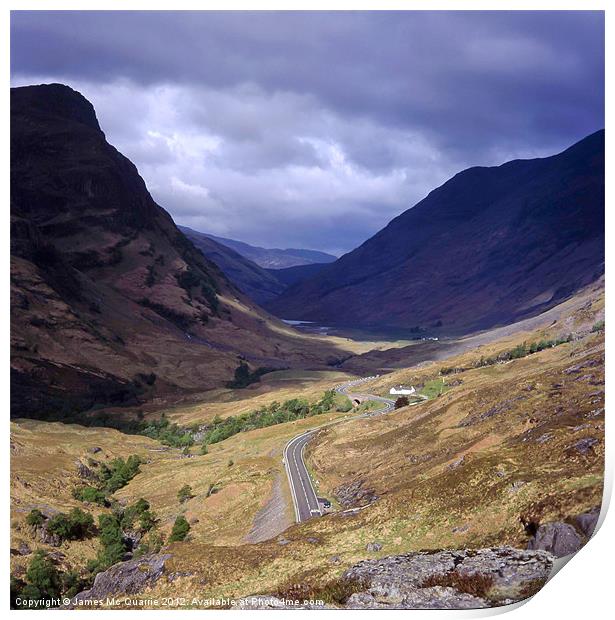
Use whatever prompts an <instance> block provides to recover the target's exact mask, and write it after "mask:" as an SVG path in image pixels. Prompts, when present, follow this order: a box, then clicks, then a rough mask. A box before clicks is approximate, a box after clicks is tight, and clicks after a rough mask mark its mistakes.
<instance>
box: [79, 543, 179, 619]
mask: <svg viewBox="0 0 615 620" xmlns="http://www.w3.org/2000/svg"><path fill="white" fill-rule="evenodd" d="M170 557H171V556H170V554H168V553H167V554H160V553H159V554H154V555H150V556H146V557H143V558H139V559H138V560H129V561H128V562H121V563H120V564H115V565H114V566H112V567H111V568H109V569H108V570H106V571H105V572H103V573H98V575H96V578H95V579H94V584H93V585H92V588H91V589H90V590H84V591H83V592H79V594H77V595H76V596H75V598H74V599H73V600H72V601H71V603H70V605H68V607H69V608H71V609H72V608H75V607H77V606H78V605H79V601H87V600H101V599H105V598H107V597H108V596H113V595H115V594H138V593H139V592H141V591H142V590H144V589H145V588H146V587H150V586H152V585H154V584H155V583H156V582H157V581H158V580H159V579H160V577H162V575H163V574H164V563H165V562H166V561H167V560H168V559H169V558H170Z"/></svg>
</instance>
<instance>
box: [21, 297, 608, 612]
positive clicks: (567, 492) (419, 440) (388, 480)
mask: <svg viewBox="0 0 615 620" xmlns="http://www.w3.org/2000/svg"><path fill="white" fill-rule="evenodd" d="M603 319H604V298H603V295H602V294H601V293H600V292H596V293H595V294H594V295H593V296H592V297H591V299H586V300H585V301H584V303H583V304H582V305H581V306H580V307H576V308H575V309H574V310H573V311H570V312H568V313H565V314H562V316H561V317H560V319H559V320H558V322H557V323H556V324H553V325H551V326H550V327H548V328H540V329H535V330H528V331H525V332H522V333H518V334H508V335H507V336H506V337H505V338H502V339H500V340H496V341H494V342H491V343H489V344H486V345H481V347H480V348H475V349H473V350H469V351H466V352H464V353H462V354H460V355H456V356H453V357H451V358H449V359H447V360H445V361H439V362H437V363H435V362H434V363H430V364H424V365H422V366H421V367H419V368H412V369H405V370H399V371H396V372H395V373H393V374H390V375H386V376H383V377H380V378H379V379H377V380H375V381H374V382H373V383H372V384H371V385H369V386H367V387H365V388H362V389H364V390H365V391H372V392H373V393H381V394H385V393H386V392H387V391H388V388H389V387H390V385H394V384H398V383H412V384H414V385H416V386H417V387H420V386H422V385H433V382H438V383H443V384H446V387H447V389H446V390H441V391H442V394H441V395H440V396H437V395H436V394H435V393H434V394H432V396H433V398H432V399H430V400H429V401H426V402H424V403H422V404H418V405H413V406H409V407H405V408H402V409H399V410H397V411H395V412H393V413H390V414H388V415H386V416H382V417H375V418H369V419H364V420H353V421H348V422H342V423H341V424H339V425H336V426H333V427H329V428H327V429H326V430H323V431H320V432H319V433H318V436H317V438H316V439H315V440H314V441H313V442H311V443H310V444H309V448H308V459H309V467H310V470H311V472H312V473H313V476H314V478H315V479H316V480H317V482H318V489H319V494H321V495H325V496H327V497H330V498H331V499H332V500H334V505H335V506H336V507H337V508H338V510H337V511H336V512H334V513H333V514H331V515H328V516H325V517H322V518H319V519H313V520H311V521H309V522H307V523H304V524H302V525H299V526H298V525H290V524H291V522H292V509H291V508H290V504H289V501H288V500H289V497H288V489H287V487H286V482H285V478H284V476H283V466H282V462H281V454H282V449H283V447H284V445H285V444H286V442H287V441H288V440H289V439H290V438H291V437H293V436H295V435H297V434H299V433H300V432H301V431H302V430H304V429H306V428H310V427H314V426H316V425H318V424H320V423H322V421H324V418H326V419H327V421H328V420H329V419H335V418H339V419H341V420H343V419H344V416H345V415H346V414H342V413H339V414H338V413H331V414H324V415H323V416H315V417H312V418H307V419H303V420H298V421H295V422H291V423H286V424H279V425H276V426H272V427H268V428H262V429H258V430H254V431H249V432H245V433H239V434H238V435H234V436H233V437H231V438H229V439H227V440H224V441H222V442H220V443H217V444H214V445H212V446H210V450H209V453H208V454H206V455H202V456H201V455H196V454H195V456H192V457H188V456H187V455H186V454H182V453H181V451H179V450H175V449H171V448H164V449H163V450H164V451H159V450H160V449H162V446H160V445H159V444H157V443H156V442H154V441H151V440H148V439H145V438H142V437H135V436H128V435H122V434H119V433H116V432H115V431H109V430H105V429H91V430H88V429H82V428H79V427H69V429H70V431H69V432H68V433H64V435H63V436H62V437H60V436H59V434H60V433H61V432H62V430H63V429H64V427H62V426H60V425H50V424H47V423H42V422H22V421H19V422H17V423H16V424H15V425H14V426H13V436H12V441H13V454H14V456H13V468H12V486H13V506H12V511H13V512H12V527H13V544H12V547H14V548H16V547H17V546H18V542H19V541H25V542H27V543H28V544H30V545H31V546H32V547H41V546H42V547H44V545H41V544H40V543H38V542H36V541H34V540H33V539H32V537H31V536H30V535H29V533H28V530H27V527H26V526H25V525H24V519H25V515H26V513H27V511H28V510H29V509H31V507H33V506H36V505H39V504H40V503H42V504H43V505H45V506H48V507H51V508H55V509H62V510H66V508H67V507H70V506H73V505H76V501H75V500H74V499H72V497H71V495H70V486H71V483H72V482H75V483H77V482H78V478H77V474H76V469H75V464H74V462H75V460H76V459H78V458H79V459H83V458H85V457H86V455H87V450H88V448H89V447H91V446H94V445H98V446H100V447H102V448H103V455H104V457H105V458H110V457H111V456H114V455H116V454H122V455H129V454H133V453H138V454H142V455H143V456H144V457H145V459H146V461H147V462H146V463H145V464H143V465H142V466H141V468H140V469H141V471H140V473H139V474H138V475H137V476H136V477H135V478H133V479H132V480H131V481H130V482H129V483H128V484H127V485H126V486H124V487H123V488H121V489H120V490H119V491H117V492H116V493H115V494H114V496H115V497H116V498H117V499H118V500H119V501H120V502H121V503H123V504H132V503H134V502H135V501H136V500H137V499H139V498H140V497H144V498H145V499H146V500H147V501H148V502H150V504H151V506H152V509H153V510H154V512H155V513H156V515H157V516H158V518H159V529H160V531H161V532H162V533H163V535H164V536H165V537H166V538H167V540H168V536H169V533H170V531H171V528H172V525H173V523H174V521H175V519H176V517H177V516H178V515H185V517H186V519H187V520H188V522H189V523H190V532H189V534H188V537H187V538H186V540H185V541H183V542H175V543H172V544H171V545H167V546H165V547H163V550H167V551H168V553H170V554H171V556H172V557H171V558H170V559H169V560H168V562H167V565H166V573H165V575H167V576H163V577H162V578H161V579H159V580H158V581H157V582H156V584H155V585H154V586H153V587H152V588H151V589H149V590H147V591H144V592H143V593H141V594H139V595H138V596H140V597H147V596H150V595H156V596H189V597H191V596H192V594H193V593H194V591H195V589H198V588H200V587H201V585H202V584H203V583H204V582H206V583H207V586H208V596H233V597H237V596H242V595H247V594H251V593H256V592H272V591H274V590H275V589H276V587H277V586H279V585H280V584H283V583H286V582H288V580H289V579H291V580H297V581H300V582H306V583H307V582H309V583H313V582H314V583H315V582H320V581H323V580H326V579H329V578H334V577H336V576H339V575H340V574H341V573H342V572H343V570H344V569H345V568H347V567H348V566H350V565H351V564H353V563H354V562H356V561H358V560H361V559H364V558H366V557H380V556H385V555H391V554H396V553H403V552H408V551H415V550H420V549H441V548H478V547H484V546H490V545H501V544H509V545H512V546H515V547H525V546H526V545H527V542H528V539H529V534H528V531H529V530H531V528H532V527H534V526H535V525H537V524H540V523H544V522H548V521H553V520H564V521H566V520H571V519H572V518H573V517H574V516H575V515H578V514H580V513H582V512H585V511H587V510H589V509H591V508H593V507H595V506H597V505H599V504H600V502H601V498H602V481H603V469H604V408H603V407H604V323H603ZM568 334H572V338H571V341H570V342H563V343H561V344H558V345H557V346H552V347H548V348H545V349H543V350H541V351H537V352H533V353H531V354H527V355H525V356H523V357H518V358H516V359H509V360H507V361H500V362H496V363H493V364H490V365H480V364H481V358H482V359H483V360H484V359H485V358H488V357H494V358H495V357H497V356H498V355H500V354H503V353H506V352H508V351H511V350H515V349H518V347H519V346H520V345H522V344H523V343H524V342H525V343H526V345H527V344H528V343H531V342H538V341H540V340H541V339H545V340H549V339H552V340H557V338H560V340H561V336H564V335H566V336H567V335H568ZM451 368H452V369H455V370H453V371H450V369H451ZM443 369H446V370H445V373H444V374H442V370H443ZM336 378H337V377H336ZM296 379H297V377H293V376H292V375H291V376H287V378H286V381H287V386H286V388H282V387H281V385H282V384H283V381H284V375H283V374H282V376H278V381H277V384H276V386H275V388H274V389H271V390H270V391H268V392H263V391H261V390H262V387H259V388H258V392H257V393H256V394H254V397H253V399H251V398H242V399H241V400H227V402H225V403H223V404H222V405H220V407H221V408H222V409H221V412H222V413H223V415H226V414H225V413H224V412H225V411H226V413H231V412H232V411H234V407H235V406H237V407H242V408H243V407H247V408H249V407H254V408H256V405H257V403H258V406H260V405H263V404H265V403H267V402H271V401H272V400H274V399H276V398H278V397H279V396H281V394H285V395H286V394H287V392H285V391H284V390H285V389H289V388H290V389H293V388H294V389H295V390H296V394H298V395H301V394H303V395H304V396H306V397H308V398H310V399H314V400H315V399H316V398H315V397H316V396H317V394H316V393H315V392H316V391H317V390H318V389H320V387H322V384H321V383H320V381H319V380H318V381H315V382H313V383H309V384H308V385H305V386H303V387H300V386H299V385H298V384H295V383H293V381H294V380H296ZM322 379H323V382H324V383H327V382H328V381H329V380H330V379H333V377H322ZM328 385H329V386H330V383H329V384H328ZM439 391H440V390H439ZM228 397H229V399H232V398H233V396H232V394H231V393H230V392H229V395H228ZM202 407H203V408H202V409H198V408H196V407H193V408H190V409H189V410H187V411H186V413H182V412H181V410H180V409H178V410H177V411H176V412H175V413H174V414H173V415H174V416H175V417H176V419H177V420H182V419H185V420H191V421H197V420H199V419H201V416H202V419H203V420H206V419H210V417H211V413H213V408H214V407H215V405H214V404H213V403H209V404H203V406H202ZM193 452H195V453H196V450H193ZM95 458H98V457H97V456H95ZM43 471H44V472H45V473H44V474H43ZM186 484H188V485H190V487H191V491H192V492H191V495H192V497H190V498H189V499H188V500H187V501H184V502H181V501H180V499H179V498H178V492H179V490H180V489H181V488H182V487H183V486H184V485H186ZM349 508H360V510H358V511H356V512H355V513H353V514H351V513H342V512H341V511H342V510H346V509H349ZM97 510H98V508H95V507H94V508H92V511H93V512H96V511H97ZM268 510H269V512H268V515H269V517H268V518H269V519H272V516H271V515H274V517H273V522H274V527H273V528H272V529H271V531H270V535H271V536H274V537H273V538H271V539H270V540H266V541H264V542H260V543H258V544H247V543H246V540H250V539H251V533H252V532H253V531H254V528H255V525H257V524H258V523H259V522H261V521H262V520H263V515H264V514H265V513H267V511H268ZM289 525H290V527H289ZM285 528H288V529H285ZM526 528H527V529H526ZM282 530H285V531H283V533H280V532H281V531H282ZM276 534H277V536H276ZM372 542H379V543H380V544H381V545H382V547H381V549H380V550H379V551H375V552H374V551H371V552H370V551H367V549H366V546H367V545H368V543H372ZM48 550H50V551H55V549H54V548H48ZM59 551H60V552H61V553H62V554H63V555H64V559H63V560H61V563H62V565H66V566H69V565H74V566H77V567H79V566H82V565H83V560H82V557H83V556H88V555H89V554H94V553H95V548H94V543H90V542H89V541H85V542H80V541H77V542H66V543H63V546H61V547H60V549H59ZM27 561H28V556H20V555H17V554H15V555H14V556H13V557H12V564H13V567H14V569H15V570H16V571H17V572H19V571H23V567H24V566H25V564H26V563H27ZM170 575H173V578H172V579H171V578H170ZM200 584H201V585H200ZM197 606H198V605H197Z"/></svg>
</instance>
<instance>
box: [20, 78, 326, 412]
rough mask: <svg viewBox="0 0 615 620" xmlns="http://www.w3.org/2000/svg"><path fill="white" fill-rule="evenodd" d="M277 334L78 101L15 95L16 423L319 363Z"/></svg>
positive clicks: (40, 92) (72, 96)
mask: <svg viewBox="0 0 615 620" xmlns="http://www.w3.org/2000/svg"><path fill="white" fill-rule="evenodd" d="M118 113H121V111H118ZM285 329H286V328H285V327H284V326H283V325H282V324H281V323H280V322H278V321H277V320H275V319H273V317H270V316H269V315H268V314H266V313H265V312H264V311H262V310H261V309H260V308H259V307H258V306H256V305H255V304H254V303H253V302H252V301H250V300H249V299H248V298H247V297H245V296H244V295H243V294H242V293H240V292H239V291H238V290H237V289H236V288H235V287H234V286H233V285H232V284H231V283H230V282H229V281H228V279H227V278H226V277H225V276H224V274H223V273H222V271H221V270H220V269H219V268H218V267H217V266H216V265H215V264H214V263H213V262H211V261H210V260H208V259H207V258H205V257H204V256H203V254H202V253H201V252H200V251H198V250H197V249H196V248H195V247H194V245H193V244H192V243H191V242H190V241H189V240H188V239H187V238H186V237H185V236H184V235H183V234H182V233H181V232H180V231H179V230H178V229H177V227H176V226H175V224H174V223H173V220H172V219H171V217H170V216H169V215H168V213H167V212H166V211H165V210H164V209H162V208H161V207H160V206H159V205H157V204H156V203H155V202H154V201H153V199H152V197H151V196H150V194H149V192H148V191H147V188H146V186H145V183H144V182H143V179H142V178H141V177H140V176H139V174H138V172H137V169H136V168H135V166H134V165H133V164H132V163H131V162H130V161H129V160H128V159H126V158H125V157H124V156H123V155H121V154H120V153H119V152H118V151H117V150H116V149H115V148H113V147H112V146H111V145H110V144H108V143H107V141H106V140H105V135H104V134H103V132H102V131H101V129H100V127H99V124H98V121H97V119H96V114H95V111H94V108H93V107H92V105H91V104H90V103H89V102H88V101H87V100H86V99H85V98H84V97H83V96H82V95H80V94H79V93H78V92H76V91H74V90H72V89H71V88H69V87H67V86H63V85H61V84H51V85H41V86H29V87H24V88H14V89H11V373H12V374H11V414H12V415H13V416H18V415H34V416H37V417H39V416H48V415H51V414H54V415H56V414H58V413H60V414H63V415H67V416H72V415H74V414H75V412H79V411H82V410H83V409H87V408H88V407H91V406H94V405H101V404H103V405H105V404H109V403H112V404H117V405H123V404H135V403H136V402H138V401H140V400H144V399H148V398H151V397H153V396H154V395H155V396H157V397H160V396H162V397H164V396H165V395H169V394H170V395H173V394H176V395H181V397H182V398H185V397H186V395H187V394H189V393H190V392H196V391H203V390H206V389H208V388H212V387H216V386H220V385H222V384H223V382H224V381H227V380H229V379H230V378H231V377H232V376H233V371H234V370H235V368H236V367H237V364H238V356H242V357H243V358H245V359H247V360H248V362H249V364H250V365H251V366H252V367H257V366H267V367H275V366H277V367H282V366H287V365H288V364H289V363H291V364H292V363H296V364H303V363H307V364H310V365H313V364H314V363H316V360H317V359H319V358H317V357H316V355H315V354H314V353H313V352H312V349H311V348H308V346H310V347H311V346H312V345H309V343H306V341H305V340H302V339H301V338H298V337H297V335H296V334H291V333H286V332H285ZM331 352H332V354H337V351H336V350H333V349H331ZM322 353H323V351H319V355H320V354H322ZM325 353H326V352H325Z"/></svg>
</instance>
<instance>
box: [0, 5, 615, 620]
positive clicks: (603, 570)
mask: <svg viewBox="0 0 615 620" xmlns="http://www.w3.org/2000/svg"><path fill="white" fill-rule="evenodd" d="M8 4H9V8H10V9H13V10H28V9H29V10H42V9H47V10H52V9H53V10H57V9H75V10H90V9H101V10H105V9H107V10H109V9H115V10H123V9H133V10H139V9H141V10H170V9H172V10H187V9H191V10H201V9H218V10H222V9H227V10H229V9H230V10H248V9H251V10H255V9H263V10H272V9H277V10H282V9H293V10H297V9H303V10H306V9H307V10H366V9H372V10H373V9H378V10H392V9H397V10H421V9H430V10H537V9H538V10H605V9H606V8H607V2H606V1H602V2H596V1H590V0H586V1H578V0H577V1H570V0H568V1H560V2H556V1H548V0H535V1H529V0H522V1H519V0H518V1H515V2H510V1H507V0H502V1H499V2H497V3H496V2H494V1H491V2H487V1H465V2H461V1H450V0H449V1H442V0H439V1H438V0H434V1H432V2H428V1H419V0H416V1H403V0H382V1H381V2H376V1H373V0H372V1H368V0H355V1H354V2H349V1H340V0H329V1H327V2H324V1H322V0H312V1H311V2H306V1H304V2H290V1H287V2H280V1H277V2H276V1H267V0H261V1H260V2H255V1H246V0H243V1H237V0H227V1H226V2H221V1H219V0H218V1H217V2H210V1H208V2H196V1H194V0H193V1H186V0H175V2H173V3H167V2H162V1H155V0H150V1H149V2H145V1H143V0H141V1H136V0H132V1H129V0H124V1H121V0H107V1H106V2H101V1H96V0H92V1H90V2H87V3H86V2H83V1H81V2H75V1H69V2H62V1H58V2H51V1H48V0H47V1H46V0H37V1H36V0H35V1H24V2H15V1H10V2H9V3H8ZM611 26H612V23H611V19H610V14H609V12H608V11H607V14H606V32H607V35H606V61H607V66H611V63H610V61H611V60H612V58H611V56H612V45H610V44H609V41H610V40H614V39H615V32H614V31H613V28H612V27H611ZM2 32H4V37H3V41H4V42H5V43H4V45H3V65H2V66H3V70H4V72H5V76H6V80H5V84H6V86H7V88H6V90H5V91H4V93H3V96H2V97H1V99H0V100H1V102H2V112H3V114H2V119H3V127H4V132H3V136H4V148H3V150H2V156H3V162H2V179H3V181H4V182H3V183H2V188H3V189H4V198H5V200H4V204H5V209H6V212H5V219H4V223H5V225H4V226H3V228H2V233H1V234H2V244H3V250H4V254H3V256H4V257H5V261H6V263H5V267H4V269H3V270H2V275H1V277H2V285H1V288H0V294H1V295H2V299H3V302H4V306H3V307H4V308H5V309H6V312H5V313H3V315H2V316H3V325H2V341H3V344H4V347H5V348H4V350H5V351H6V353H7V359H6V362H5V365H4V369H3V370H4V373H3V375H2V387H3V388H4V389H3V394H4V395H5V402H6V407H5V411H4V416H5V424H6V434H5V437H6V443H5V449H4V450H1V451H0V459H1V462H2V466H3V471H4V472H5V477H4V483H5V490H4V492H5V495H4V497H5V498H8V496H9V445H8V443H9V429H8V424H9V422H8V419H9V413H8V412H9V406H8V402H7V401H8V394H9V372H8V368H9V363H8V352H9V349H10V338H9V320H8V316H9V313H8V309H9V303H10V302H9V266H8V264H7V263H8V262H9V261H8V257H9V250H8V248H9V241H10V240H9V227H8V225H7V224H8V217H9V214H8V210H9V207H8V205H9V161H10V158H9V141H8V135H9V89H8V85H9V83H10V64H9V54H8V41H9V35H10V17H9V11H7V10H5V11H4V12H3V13H2ZM612 82H613V81H612V79H608V74H607V84H606V98H607V104H608V103H612V101H613V97H612ZM607 118H609V109H608V105H607ZM609 136H610V134H609V133H608V132H607V138H608V137H609ZM606 154H607V158H606V161H607V169H606V170H607V173H606V179H607V187H606V189H607V193H606V204H607V205H610V204H611V201H610V198H611V195H612V191H611V187H612V184H611V180H612V178H613V174H612V173H613V157H612V154H613V149H612V148H611V141H610V140H609V139H607V152H606ZM612 220H613V217H612V215H611V213H610V209H607V223H606V230H607V234H608V233H609V232H610V231H612V228H613V227H612ZM612 256H613V254H612V249H611V247H610V246H609V244H607V265H608V264H610V263H611V262H612V261H611V258H612ZM607 315H608V316H607V321H606V322H607V324H608V325H612V324H615V323H612V319H614V317H615V315H614V314H613V313H611V312H610V310H609V309H607ZM606 333H607V343H609V344H608V346H607V369H610V368H611V366H612V364H611V361H612V358H613V355H612V354H611V351H613V350H614V349H613V347H612V345H611V344H610V341H611V338H610V333H611V332H610V329H607V332H606ZM610 383H611V382H610V376H608V375H607V384H608V389H607V407H606V408H607V410H608V409H609V402H610V399H609V397H608V395H609V394H610ZM606 443H607V450H606V472H605V488H604V498H605V499H604V505H605V506H608V503H609V500H610V496H611V492H612V485H613V452H614V450H615V447H614V441H613V435H612V433H611V432H610V424H607V441H606ZM604 516H605V515H604V510H603V514H602V516H601V520H604ZM613 519H614V518H613V516H612V515H608V518H607V519H606V525H603V526H602V527H601V529H600V531H599V532H598V533H597V535H596V536H595V538H594V539H592V540H591V541H590V542H589V543H588V545H587V546H586V547H585V548H583V549H582V550H581V551H580V552H579V553H578V554H577V555H576V556H574V557H573V559H572V562H570V565H569V566H566V568H565V570H562V571H560V572H559V573H558V574H557V575H556V576H555V577H554V578H553V579H552V581H550V582H549V584H548V585H547V586H546V587H545V588H543V590H541V591H540V592H539V593H538V594H537V595H536V596H535V597H534V598H533V599H531V601H529V602H527V603H521V604H518V605H514V606H509V607H505V608H499V609H491V610H476V611H410V612H405V611H375V612H373V613H377V614H381V615H382V614H384V617H386V618H388V619H389V620H392V618H393V617H394V615H395V614H406V613H409V614H410V617H411V618H412V619H414V618H423V617H429V618H434V617H436V616H438V617H443V616H447V617H450V618H453V617H456V618H461V617H466V618H467V617H479V616H486V615H496V614H499V613H505V612H509V611H512V610H513V609H515V618H520V619H523V618H530V619H531V618H558V619H564V618H568V617H571V618H572V617H574V618H579V617H588V618H592V620H593V619H601V618H605V617H607V615H608V616H609V617H610V615H611V614H612V610H613V603H612V587H613V586H612V582H613V576H612V575H613V569H612V565H613V553H614V551H615V544H614V542H615V522H614V520H613ZM0 527H2V535H3V537H4V541H5V547H4V549H5V555H4V562H3V564H2V566H3V574H2V576H1V577H0V579H2V587H3V588H5V592H6V593H7V596H5V597H3V601H4V605H5V609H7V608H8V599H9V597H8V588H9V568H8V549H9V545H10V541H9V529H10V528H9V510H8V501H5V504H4V510H3V512H2V524H1V526H0ZM10 613H21V612H10ZM30 613H32V614H41V613H47V612H45V611H38V612H37V611H33V612H30ZM67 613H71V612H66V611H54V617H57V618H62V617H64V616H65V614H67ZM131 613H141V614H143V613H147V614H148V615H149V614H155V613H160V612H157V611H150V612H143V611H140V612H139V611H137V612H131V611H90V612H89V616H91V615H99V614H100V615H106V614H113V616H114V617H119V616H118V614H120V615H125V614H131ZM189 613H190V612H189V611H184V610H175V612H174V615H173V620H178V619H179V618H180V617H183V615H184V614H189ZM194 613H205V614H206V615H207V618H212V619H213V618H216V617H217V616H218V614H220V615H223V616H224V617H225V618H229V614H230V615H231V616H234V615H237V614H240V615H241V616H242V617H244V618H245V615H246V613H248V614H249V613H253V612H245V611H243V612H240V611H232V610H231V611H215V610H212V611H206V612H205V611H200V612H194ZM290 613H295V612H292V611H279V612H277V613H276V615H280V614H281V615H285V614H290ZM304 613H307V614H310V613H318V614H319V615H322V614H330V613H334V612H331V611H318V612H310V611H307V612H304ZM359 613H361V612H358V611H346V612H345V617H347V618H350V615H354V614H359Z"/></svg>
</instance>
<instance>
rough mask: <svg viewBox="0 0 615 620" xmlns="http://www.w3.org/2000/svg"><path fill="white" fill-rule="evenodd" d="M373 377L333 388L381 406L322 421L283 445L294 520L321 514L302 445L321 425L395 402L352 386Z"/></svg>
mask: <svg viewBox="0 0 615 620" xmlns="http://www.w3.org/2000/svg"><path fill="white" fill-rule="evenodd" d="M371 379H374V377H365V378H364V379H355V380H353V381H348V382H347V383H343V384H342V385H338V386H337V387H336V388H335V391H336V392H339V393H340V394H344V395H345V396H348V398H350V399H351V400H352V399H353V398H359V399H360V400H361V402H365V401H367V400H375V401H378V402H381V403H382V407H379V408H378V409H373V410H372V411H369V412H367V413H362V414H360V415H356V416H353V417H352V418H345V419H344V420H337V421H335V422H331V423H329V424H323V426H319V427H318V428H315V429H312V430H310V431H307V432H306V433H303V434H301V435H298V436H297V437H294V438H293V439H291V440H290V441H289V442H288V443H287V444H286V447H285V448H284V465H285V467H286V475H287V476H288V484H289V485H290V492H291V495H292V498H293V506H294V508H295V520H296V521H297V523H301V522H302V521H307V520H308V519H310V518H312V517H314V516H321V515H322V512H321V509H320V505H319V503H318V498H317V496H316V490H315V489H314V485H313V484H312V480H311V478H310V474H309V473H308V470H307V468H306V466H305V461H304V459H303V454H304V452H305V446H306V445H307V443H308V442H309V441H310V439H312V437H313V436H314V435H315V434H316V433H317V432H318V431H319V430H320V429H321V428H324V427H325V426H332V425H333V424H339V423H340V422H347V421H348V420H350V419H358V418H369V417H372V416H375V415H382V414H383V413H387V412H388V411H391V410H392V409H393V408H394V407H395V402H394V401H392V400H389V399H388V398H382V397H381V396H374V395H373V394H363V393H358V392H355V391H354V389H355V388H356V387H357V386H359V385H360V384H361V383H364V382H365V381H370V380H371Z"/></svg>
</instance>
